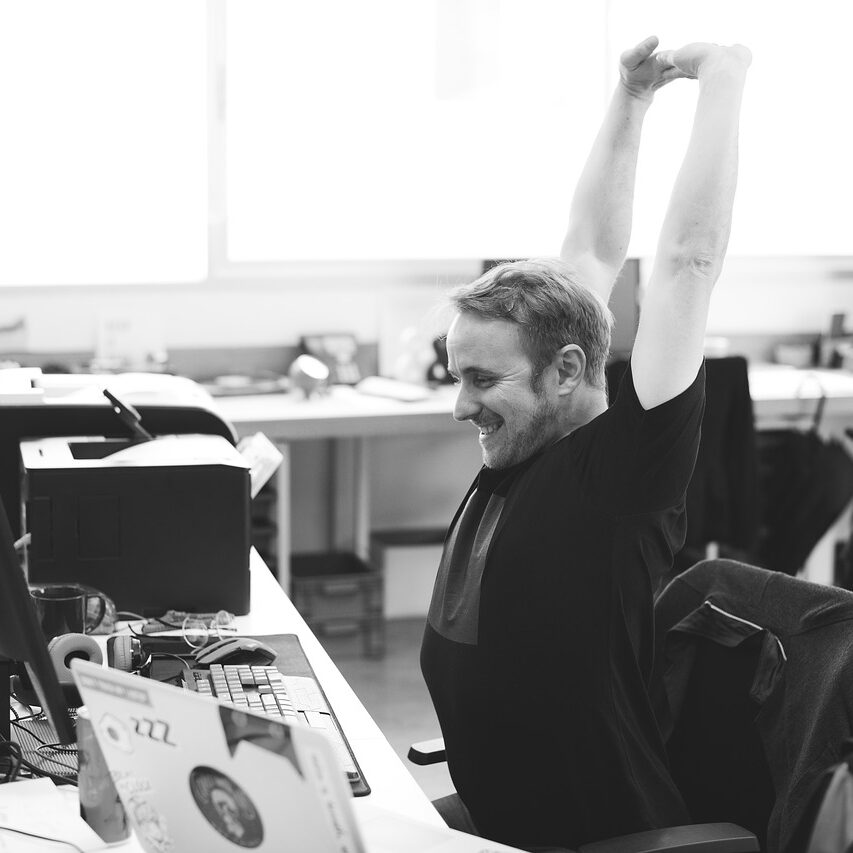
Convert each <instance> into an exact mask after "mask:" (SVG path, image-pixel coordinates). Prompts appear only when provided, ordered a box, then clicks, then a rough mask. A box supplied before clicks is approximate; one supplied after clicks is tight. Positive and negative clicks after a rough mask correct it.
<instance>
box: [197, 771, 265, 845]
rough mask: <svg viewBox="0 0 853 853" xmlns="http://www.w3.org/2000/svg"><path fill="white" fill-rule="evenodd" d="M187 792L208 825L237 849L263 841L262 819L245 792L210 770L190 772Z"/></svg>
mask: <svg viewBox="0 0 853 853" xmlns="http://www.w3.org/2000/svg"><path fill="white" fill-rule="evenodd" d="M190 791H191V792H192V795H193V799H194V800H195V802H196V805H197V806H198V807H199V810H200V811H201V813H202V814H203V815H204V817H205V818H206V819H207V822H208V823H209V824H210V825H211V826H212V827H213V828H214V829H215V830H216V831H217V832H218V833H219V834H220V835H222V836H224V837H225V838H227V839H228V840H229V841H232V842H233V843H234V844H238V845H239V846H240V847H258V846H260V844H261V843H262V842H263V840H264V827H263V824H262V823H261V817H260V815H259V814H258V810H257V809H256V808H255V806H254V805H253V803H252V801H251V800H250V799H249V798H248V796H246V793H245V791H243V789H242V788H241V787H240V786H239V785H238V784H237V783H236V782H234V780H233V779H229V778H228V777H227V776H226V775H225V774H224V773H220V772H219V771H218V770H214V769H213V768H212V767H203V766H199V767H196V768H194V769H193V770H192V771H191V772H190Z"/></svg>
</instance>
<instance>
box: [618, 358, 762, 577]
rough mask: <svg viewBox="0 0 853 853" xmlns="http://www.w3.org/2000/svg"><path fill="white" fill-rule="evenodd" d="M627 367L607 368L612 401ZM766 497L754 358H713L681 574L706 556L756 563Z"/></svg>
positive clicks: (707, 367) (707, 379) (690, 490)
mask: <svg viewBox="0 0 853 853" xmlns="http://www.w3.org/2000/svg"><path fill="white" fill-rule="evenodd" d="M627 367H628V362H627V361H614V362H611V363H610V364H609V365H608V366H607V388H608V398H609V399H610V400H613V399H614V398H615V395H616V392H617V390H618V388H619V383H620V382H621V381H622V377H623V376H624V374H625V370H626V368H627ZM760 498H761V495H760V480H759V463H758V449H757V436H756V430H755V417H754V413H753V407H752V397H751V396H750V393H749V369H748V362H747V360H746V359H745V358H743V357H742V356H725V357H722V358H707V359H706V360H705V414H704V416H703V418H702V440H701V442H700V444H699V453H698V455H697V457H696V467H695V469H694V471H693V477H692V478H691V480H690V485H689V487H688V489H687V504H686V506H687V537H686V539H685V543H684V548H683V549H682V550H681V552H680V553H679V554H677V555H676V558H675V566H674V571H675V573H677V572H680V571H684V569H688V568H690V566H692V565H693V564H694V563H696V562H698V561H699V560H702V559H705V558H706V557H707V558H714V557H719V556H724V557H735V558H737V559H739V560H744V561H747V562H754V559H753V558H754V551H755V546H756V542H757V539H758V535H759V521H760V506H761V499H760Z"/></svg>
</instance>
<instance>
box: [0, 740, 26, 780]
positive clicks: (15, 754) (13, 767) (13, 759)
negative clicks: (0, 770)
mask: <svg viewBox="0 0 853 853" xmlns="http://www.w3.org/2000/svg"><path fill="white" fill-rule="evenodd" d="M2 752H8V753H9V756H8V757H9V769H8V770H7V771H6V779H5V782H14V781H15V780H16V779H17V778H18V774H19V773H20V772H21V763H22V762H23V760H24V754H23V752H22V750H21V746H20V744H17V743H15V741H12V740H4V741H0V753H2Z"/></svg>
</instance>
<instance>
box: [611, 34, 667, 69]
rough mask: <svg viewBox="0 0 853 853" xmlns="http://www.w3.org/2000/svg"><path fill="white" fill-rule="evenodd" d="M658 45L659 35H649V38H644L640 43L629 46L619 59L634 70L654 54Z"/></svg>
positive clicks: (626, 66)
mask: <svg viewBox="0 0 853 853" xmlns="http://www.w3.org/2000/svg"><path fill="white" fill-rule="evenodd" d="M657 46H658V37H657V36H649V37H648V38H644V39H643V40H642V41H641V42H640V43H639V44H638V45H635V46H634V47H629V48H628V50H625V51H623V52H622V55H621V56H620V57H619V61H620V62H621V63H622V65H624V66H625V68H627V69H628V70H629V71H633V70H634V69H635V68H637V67H638V66H639V65H641V64H642V63H643V62H644V61H645V60H646V59H648V58H649V57H650V56H651V55H652V53H653V52H654V49H655V48H656V47H657Z"/></svg>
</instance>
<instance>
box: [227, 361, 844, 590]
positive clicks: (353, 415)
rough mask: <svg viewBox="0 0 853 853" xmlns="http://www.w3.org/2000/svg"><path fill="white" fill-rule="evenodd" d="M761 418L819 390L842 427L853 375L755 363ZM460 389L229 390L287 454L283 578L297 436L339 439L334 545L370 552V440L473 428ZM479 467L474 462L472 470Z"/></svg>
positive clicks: (796, 408) (242, 418)
mask: <svg viewBox="0 0 853 853" xmlns="http://www.w3.org/2000/svg"><path fill="white" fill-rule="evenodd" d="M749 383H750V393H751V395H752V398H753V408H754V412H755V419H756V425H757V427H758V429H766V428H771V427H776V426H780V425H791V424H796V423H798V422H799V423H807V422H808V421H809V419H810V418H811V417H812V416H813V415H814V413H815V411H816V407H817V405H818V401H819V400H820V398H821V396H825V397H826V403H825V406H824V409H823V419H822V422H823V425H824V428H825V430H826V431H827V432H830V433H834V434H837V435H841V434H843V430H844V428H845V427H846V426H849V425H851V424H853V374H851V373H848V372H845V371H837V370H801V369H797V368H793V367H786V366H784V365H765V364H757V365H753V366H751V367H750V370H749ZM454 399H455V389H453V388H452V387H444V388H441V389H439V390H437V391H435V392H433V394H432V395H431V396H430V397H429V399H427V400H424V401H421V402H415V403H405V402H400V401H397V400H390V399H384V398H379V397H370V396H366V395H363V394H359V393H358V392H357V391H355V390H353V389H352V388H346V387H335V388H334V389H333V390H332V391H331V393H330V394H329V395H328V396H324V397H315V398H313V399H310V400H306V399H304V398H303V397H302V396H301V395H299V394H292V395H291V394H269V395H260V396H247V397H225V398H220V399H218V400H217V401H216V408H217V409H218V410H219V411H220V413H221V414H222V415H223V416H224V417H225V418H226V419H227V420H228V421H230V422H231V423H232V424H233V426H234V428H235V429H236V430H237V433H238V434H239V435H240V436H244V435H251V434H253V433H254V432H257V431H260V432H263V433H265V434H266V435H267V436H268V437H269V438H270V439H271V440H273V441H275V442H276V444H277V445H278V446H279V448H280V449H281V451H282V453H283V455H284V462H283V464H282V466H281V468H280V469H279V473H278V475H277V476H278V480H277V489H278V502H277V510H276V521H277V525H278V545H277V553H278V555H279V561H278V577H279V581H280V583H281V585H282V586H283V587H284V589H286V590H287V589H289V582H290V579H289V569H290V566H289V559H288V557H289V554H290V552H291V536H290V524H291V475H290V455H291V445H292V443H293V442H297V441H302V440H308V439H334V453H335V461H334V465H333V477H334V482H333V499H334V504H333V520H332V528H333V546H334V547H335V548H336V549H340V550H348V551H352V552H354V553H356V554H358V555H359V556H360V557H362V558H365V559H366V558H367V555H368V550H369V536H370V494H369V486H368V484H369V476H368V466H369V458H368V451H369V444H368V439H369V438H372V437H377V436H400V435H417V434H422V435H426V434H437V433H439V434H447V435H453V434H459V433H460V431H462V430H466V429H467V430H468V431H469V432H468V434H469V435H471V436H472V441H473V440H474V437H473V434H471V432H470V431H471V427H470V426H468V425H466V424H459V423H457V422H456V421H454V420H453V417H452V412H453V402H454ZM474 473H475V470H474V469H472V471H471V476H472V477H473V475H474ZM830 539H831V537H829V538H828V539H826V541H824V542H822V543H821V544H820V545H819V547H818V548H817V549H816V554H815V556H814V558H813V559H811V560H810V568H809V571H808V575H809V577H810V578H812V579H814V580H818V581H824V582H825V581H826V580H827V579H828V577H829V576H830V572H831V560H832V556H831V554H830V553H829V551H830V550H831V548H832V543H831V541H830Z"/></svg>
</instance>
